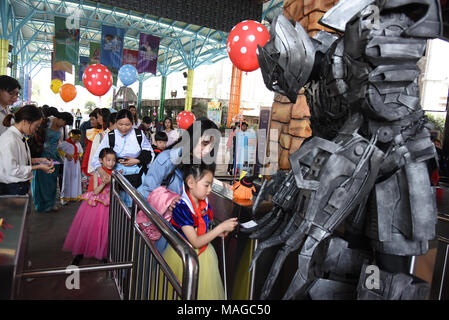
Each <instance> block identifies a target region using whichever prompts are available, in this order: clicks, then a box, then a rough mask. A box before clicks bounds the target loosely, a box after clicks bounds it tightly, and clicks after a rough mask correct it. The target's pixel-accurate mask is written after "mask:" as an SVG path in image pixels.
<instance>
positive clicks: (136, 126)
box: [133, 119, 142, 129]
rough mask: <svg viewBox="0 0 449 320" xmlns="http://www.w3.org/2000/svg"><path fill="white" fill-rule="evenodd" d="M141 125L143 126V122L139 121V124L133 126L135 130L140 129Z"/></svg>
mask: <svg viewBox="0 0 449 320" xmlns="http://www.w3.org/2000/svg"><path fill="white" fill-rule="evenodd" d="M141 124H142V121H141V120H140V119H137V124H133V128H135V129H139V127H140V125H141Z"/></svg>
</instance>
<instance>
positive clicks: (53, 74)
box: [51, 52, 65, 81]
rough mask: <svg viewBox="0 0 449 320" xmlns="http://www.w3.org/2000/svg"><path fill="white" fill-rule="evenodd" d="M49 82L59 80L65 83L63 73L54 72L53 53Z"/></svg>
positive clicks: (59, 71)
mask: <svg viewBox="0 0 449 320" xmlns="http://www.w3.org/2000/svg"><path fill="white" fill-rule="evenodd" d="M51 57H52V59H51V80H53V79H59V80H61V81H65V71H62V70H55V69H54V65H55V54H54V52H52V53H51Z"/></svg>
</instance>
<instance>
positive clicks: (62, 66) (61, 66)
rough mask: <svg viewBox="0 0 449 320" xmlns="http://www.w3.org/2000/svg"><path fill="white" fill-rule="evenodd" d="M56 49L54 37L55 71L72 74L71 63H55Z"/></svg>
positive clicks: (53, 55)
mask: <svg viewBox="0 0 449 320" xmlns="http://www.w3.org/2000/svg"><path fill="white" fill-rule="evenodd" d="M54 48H56V42H55V37H53V52H52V61H53V70H54V71H62V72H68V73H70V74H72V64H71V63H70V62H67V61H59V62H56V61H55V52H54Z"/></svg>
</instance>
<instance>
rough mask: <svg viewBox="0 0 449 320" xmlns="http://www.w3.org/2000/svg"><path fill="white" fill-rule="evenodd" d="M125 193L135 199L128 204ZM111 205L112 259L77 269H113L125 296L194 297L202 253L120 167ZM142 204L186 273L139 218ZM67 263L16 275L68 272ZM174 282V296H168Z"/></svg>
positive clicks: (60, 273)
mask: <svg viewBox="0 0 449 320" xmlns="http://www.w3.org/2000/svg"><path fill="white" fill-rule="evenodd" d="M121 192H122V193H123V194H122V197H123V195H124V194H126V195H127V196H129V197H130V198H131V199H132V206H131V208H128V207H127V206H126V205H125V203H124V202H123V200H122V197H121V196H120V193H121ZM110 195H111V199H110V206H109V230H108V237H109V240H108V263H105V264H95V265H83V266H79V267H77V269H78V271H79V272H99V271H110V272H111V275H112V277H113V279H114V281H115V284H116V287H117V290H118V293H119V295H120V297H121V299H124V300H167V299H182V300H194V299H196V296H197V288H198V268H199V267H198V256H197V254H196V252H195V250H194V249H193V248H192V246H191V245H190V244H189V243H188V242H187V241H186V240H185V239H184V238H183V237H181V235H180V234H179V233H178V232H176V231H175V230H174V229H173V228H171V227H170V225H169V224H168V223H167V222H166V221H165V220H164V219H163V218H162V217H161V216H160V215H159V214H157V213H156V212H155V211H154V210H153V209H152V208H151V207H150V206H149V204H148V203H147V202H146V201H145V200H144V199H143V197H142V196H141V195H140V194H139V193H138V192H137V190H136V189H135V188H134V187H132V186H131V184H130V183H129V182H128V180H126V179H125V178H124V177H123V176H122V175H121V174H120V173H118V172H116V171H113V173H112V180H111V194H110ZM139 210H142V212H143V213H144V214H145V215H146V216H147V217H148V218H149V219H150V221H151V222H152V223H153V224H154V225H155V226H156V227H157V229H158V230H159V232H160V233H161V235H162V237H164V238H165V240H166V241H167V243H168V246H171V247H172V248H173V249H174V251H175V252H176V253H177V254H178V255H179V257H180V259H181V261H182V270H183V271H182V279H177V278H176V276H175V274H174V272H173V271H172V269H171V267H170V266H169V265H168V264H167V262H166V261H165V259H164V257H163V256H162V254H161V253H160V252H159V251H158V249H157V248H156V246H155V245H154V244H153V243H152V242H151V241H150V240H149V239H148V237H147V235H146V234H145V233H144V232H142V231H141V230H140V228H139V226H138V224H137V223H136V216H137V213H138V212H139ZM66 274H67V268H47V269H37V270H26V271H24V272H20V271H19V273H18V274H17V276H16V278H17V280H18V281H20V280H21V279H25V278H39V277H48V276H57V275H66ZM170 288H172V294H171V296H168V292H169V291H170V290H169V289H170Z"/></svg>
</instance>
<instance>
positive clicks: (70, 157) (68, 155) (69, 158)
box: [65, 153, 73, 161]
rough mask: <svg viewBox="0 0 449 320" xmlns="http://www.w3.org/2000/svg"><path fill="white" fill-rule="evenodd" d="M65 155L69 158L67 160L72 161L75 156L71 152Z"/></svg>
mask: <svg viewBox="0 0 449 320" xmlns="http://www.w3.org/2000/svg"><path fill="white" fill-rule="evenodd" d="M65 157H66V158H67V160H69V161H72V159H73V157H72V155H71V154H68V153H67V154H66V155H65Z"/></svg>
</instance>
